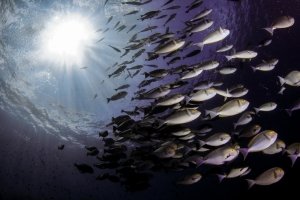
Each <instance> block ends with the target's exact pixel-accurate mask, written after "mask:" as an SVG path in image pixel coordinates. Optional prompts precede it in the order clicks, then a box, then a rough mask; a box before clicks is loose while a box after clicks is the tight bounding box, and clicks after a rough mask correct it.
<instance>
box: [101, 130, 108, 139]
mask: <svg viewBox="0 0 300 200" xmlns="http://www.w3.org/2000/svg"><path fill="white" fill-rule="evenodd" d="M108 134H109V133H108V131H100V132H99V137H102V138H105V137H107V136H108Z"/></svg>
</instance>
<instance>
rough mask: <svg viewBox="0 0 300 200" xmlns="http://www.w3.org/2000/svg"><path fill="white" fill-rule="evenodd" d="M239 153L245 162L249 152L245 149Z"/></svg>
mask: <svg viewBox="0 0 300 200" xmlns="http://www.w3.org/2000/svg"><path fill="white" fill-rule="evenodd" d="M240 152H241V154H242V155H243V157H244V160H246V158H247V156H248V153H249V150H248V149H247V148H241V149H240Z"/></svg>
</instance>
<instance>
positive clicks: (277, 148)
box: [263, 139, 286, 155]
mask: <svg viewBox="0 0 300 200" xmlns="http://www.w3.org/2000/svg"><path fill="white" fill-rule="evenodd" d="M285 147H286V145H285V143H284V141H282V140H280V139H277V140H276V141H275V142H274V143H273V144H272V145H271V146H269V147H268V148H266V149H265V150H263V153H264V154H267V155H273V154H276V153H280V152H282V151H283V150H285Z"/></svg>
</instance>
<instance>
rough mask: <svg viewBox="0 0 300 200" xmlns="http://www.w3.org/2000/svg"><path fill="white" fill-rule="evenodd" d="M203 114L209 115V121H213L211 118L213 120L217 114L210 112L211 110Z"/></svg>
mask: <svg viewBox="0 0 300 200" xmlns="http://www.w3.org/2000/svg"><path fill="white" fill-rule="evenodd" d="M205 114H206V115H209V116H210V118H211V119H213V118H215V117H217V116H218V113H216V112H215V111H212V110H206V111H205Z"/></svg>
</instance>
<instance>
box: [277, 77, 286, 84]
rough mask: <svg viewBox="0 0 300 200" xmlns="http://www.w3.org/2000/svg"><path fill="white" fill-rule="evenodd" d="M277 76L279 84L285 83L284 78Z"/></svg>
mask: <svg viewBox="0 0 300 200" xmlns="http://www.w3.org/2000/svg"><path fill="white" fill-rule="evenodd" d="M278 78H279V82H280V85H281V86H283V85H284V84H285V79H284V78H282V77H280V76H278Z"/></svg>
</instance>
